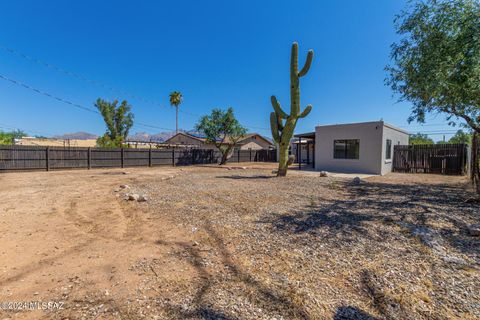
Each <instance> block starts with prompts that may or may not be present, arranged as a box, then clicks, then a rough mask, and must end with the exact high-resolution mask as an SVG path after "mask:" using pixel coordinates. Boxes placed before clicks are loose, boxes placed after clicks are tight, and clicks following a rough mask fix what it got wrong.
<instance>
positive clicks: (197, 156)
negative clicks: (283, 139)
mask: <svg viewBox="0 0 480 320" xmlns="http://www.w3.org/2000/svg"><path fill="white" fill-rule="evenodd" d="M220 158H221V154H220V152H219V151H216V150H205V149H131V148H117V149H104V148H75V147H72V148H70V147H67V148H64V147H37V146H4V145H0V172H2V171H13V170H47V171H48V170H55V169H74V168H84V169H90V168H125V167H138V166H143V167H148V166H150V167H151V166H159V165H170V166H177V165H193V164H212V163H218V162H219V160H220ZM276 160H277V159H276V151H275V150H234V152H233V154H232V156H231V157H230V159H229V160H228V162H229V163H232V162H275V161H276Z"/></svg>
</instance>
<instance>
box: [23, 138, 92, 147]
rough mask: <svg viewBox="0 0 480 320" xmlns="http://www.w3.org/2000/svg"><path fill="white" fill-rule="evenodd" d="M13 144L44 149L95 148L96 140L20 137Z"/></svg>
mask: <svg viewBox="0 0 480 320" xmlns="http://www.w3.org/2000/svg"><path fill="white" fill-rule="evenodd" d="M15 144H16V145H20V146H44V147H92V148H93V147H95V146H96V145H97V140H96V139H54V138H36V137H22V138H20V139H15Z"/></svg>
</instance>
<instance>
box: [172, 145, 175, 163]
mask: <svg viewBox="0 0 480 320" xmlns="http://www.w3.org/2000/svg"><path fill="white" fill-rule="evenodd" d="M172 166H174V167H175V148H174V149H172Z"/></svg>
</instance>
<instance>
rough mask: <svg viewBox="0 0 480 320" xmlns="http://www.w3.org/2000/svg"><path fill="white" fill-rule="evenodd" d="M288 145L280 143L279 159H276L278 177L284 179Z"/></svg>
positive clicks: (286, 167)
mask: <svg viewBox="0 0 480 320" xmlns="http://www.w3.org/2000/svg"><path fill="white" fill-rule="evenodd" d="M288 147H289V146H288V145H285V144H284V143H280V151H279V159H278V172H277V176H278V177H285V176H286V175H287V169H288Z"/></svg>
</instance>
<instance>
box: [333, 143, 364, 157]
mask: <svg viewBox="0 0 480 320" xmlns="http://www.w3.org/2000/svg"><path fill="white" fill-rule="evenodd" d="M359 156H360V140H358V139H351V140H334V141H333V158H334V159H359Z"/></svg>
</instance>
